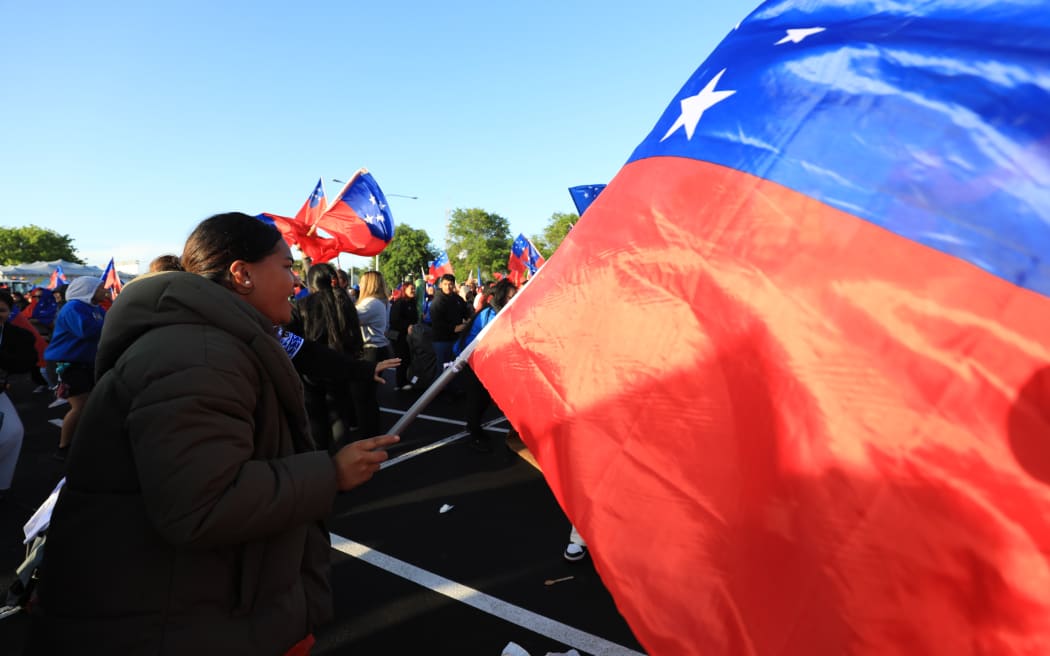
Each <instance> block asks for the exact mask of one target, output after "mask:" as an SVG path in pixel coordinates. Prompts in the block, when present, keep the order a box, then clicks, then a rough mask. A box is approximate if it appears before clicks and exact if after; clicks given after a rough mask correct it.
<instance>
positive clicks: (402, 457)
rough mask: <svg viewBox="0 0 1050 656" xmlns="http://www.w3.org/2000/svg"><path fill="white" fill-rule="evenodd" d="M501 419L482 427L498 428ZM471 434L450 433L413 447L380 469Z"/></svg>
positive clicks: (382, 465)
mask: <svg viewBox="0 0 1050 656" xmlns="http://www.w3.org/2000/svg"><path fill="white" fill-rule="evenodd" d="M501 421H503V417H500V418H499V419H493V420H492V421H489V422H486V423H484V424H482V425H481V427H482V428H484V429H485V430H498V429H493V428H492V425H493V424H498V423H499V422H501ZM469 434H470V433H468V432H467V431H462V432H459V433H456V434H455V435H449V436H448V437H445V438H442V439H440V440H438V441H436V442H431V443H429V444H427V445H425V446H421V447H419V448H418V449H413V450H412V451H406V452H405V453H402V454H401V455H399V456H395V457H393V458H391V459H390V460H387V461H386V462H384V463H382V464H381V465H379V468H380V469H386V468H387V467H391V466H393V465H396V464H397V463H399V462H404V461H406V460H411V459H412V458H415V457H416V456H421V455H423V454H424V453H429V452H431V451H433V450H434V449H440V448H441V447H443V446H445V445H446V444H451V443H452V442H455V441H457V440H461V439H463V438H464V437H466V436H467V435H469Z"/></svg>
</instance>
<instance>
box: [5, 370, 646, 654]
mask: <svg viewBox="0 0 1050 656" xmlns="http://www.w3.org/2000/svg"><path fill="white" fill-rule="evenodd" d="M31 387H32V386H31V385H30V384H29V383H28V381H16V382H15V385H14V389H13V391H12V396H13V399H14V402H15V405H16V406H17V407H18V409H19V414H20V416H21V417H22V420H23V422H24V424H25V426H26V437H25V441H24V444H23V449H22V455H21V459H20V460H19V463H18V469H17V471H16V474H15V481H14V484H13V486H12V490H11V494H10V495H9V496H8V498H7V499H6V500H4V501H0V589H3V590H6V589H7V587H8V585H10V583H11V581H12V580H13V579H14V571H15V568H16V567H17V565H18V564H19V563H20V562H21V561H22V559H23V557H24V548H23V546H22V544H21V541H22V525H23V523H24V522H25V521H26V519H28V517H29V516H30V515H31V514H32V512H33V511H34V510H35V508H36V507H37V506H38V505H39V504H40V503H41V502H42V501H43V500H44V499H45V498H46V497H47V495H48V493H49V492H50V491H51V489H52V488H53V487H54V485H55V484H56V483H57V482H58V480H59V479H60V478H61V476H62V463H60V462H58V461H55V460H53V459H52V458H51V452H52V451H53V450H54V447H55V445H56V444H57V441H58V428H57V426H55V425H54V424H51V423H49V420H53V419H57V418H60V417H61V416H62V414H64V412H65V408H64V407H58V408H48V407H47V405H48V402H49V401H50V400H51V398H50V397H49V395H47V394H32V393H31ZM417 396H418V393H416V392H398V391H394V390H392V389H387V388H385V387H384V388H381V392H380V405H381V406H382V407H383V408H384V412H383V419H384V422H385V426H386V427H389V426H391V425H393V423H394V422H395V421H396V420H397V419H398V417H399V416H400V413H401V412H403V411H404V410H405V409H407V408H408V407H409V405H410V404H411V403H412V402H413V401H415V399H416V398H417ZM461 417H462V411H461V409H460V403H459V400H458V399H457V398H456V397H454V396H453V395H451V394H446V395H443V396H442V397H439V398H438V399H437V400H436V401H435V402H434V403H433V404H431V406H430V407H429V408H427V409H426V410H425V411H424V414H423V416H421V417H420V418H419V419H417V420H416V421H415V423H413V424H412V425H411V426H410V427H409V428H408V430H406V431H405V434H404V435H402V442H401V444H399V445H398V447H397V448H396V450H395V451H394V452H392V455H394V456H395V457H393V458H392V459H391V460H390V461H389V462H388V463H386V466H384V468H383V469H382V470H381V471H380V472H379V473H378V474H377V475H376V477H375V478H374V479H373V480H372V481H370V482H369V483H368V484H366V485H364V486H362V487H361V488H358V489H356V490H353V491H351V492H349V493H345V494H341V495H340V497H339V499H338V500H337V502H336V507H335V511H334V512H333V514H332V517H331V520H330V530H331V533H332V536H333V550H332V558H333V589H334V593H335V611H336V617H335V619H334V621H333V622H331V623H330V624H328V625H326V626H324V627H323V628H322V629H320V630H319V631H318V633H317V634H316V637H317V645H316V646H315V648H314V651H313V653H314V654H332V655H335V654H354V655H357V656H360V655H369V654H439V655H440V654H450V655H451V654H457V655H459V654H470V655H474V654H476V655H479V656H500V654H502V653H503V650H504V647H506V646H507V644H508V643H509V642H514V643H516V644H517V645H519V646H520V647H522V648H524V650H525V651H526V652H527V653H529V654H531V655H532V656H536V655H543V654H546V653H548V652H554V653H558V652H567V651H568V650H569V649H573V648H574V649H576V650H577V651H578V652H579V653H581V654H633V653H641V652H642V651H643V650H642V648H641V646H640V645H639V644H638V642H637V641H636V640H635V638H634V636H633V635H632V633H631V631H630V629H629V627H628V626H627V624H626V623H625V622H624V620H623V618H622V617H621V616H620V615H619V613H618V612H617V610H616V607H615V604H614V603H613V601H612V598H611V597H610V596H609V594H608V592H607V591H606V590H605V588H604V587H603V585H602V583H601V580H600V578H599V577H598V575H597V574H596V572H595V570H594V567H593V565H592V563H591V561H590V559H589V558H587V559H585V560H583V561H580V562H576V563H569V562H567V561H565V560H564V559H563V558H562V550H563V549H564V547H565V545H566V544H567V538H568V533H569V528H570V527H569V522H568V520H567V519H566V518H565V515H564V514H563V513H562V511H561V509H560V507H559V506H558V504H557V502H556V501H555V499H554V496H553V495H552V494H551V492H550V490H549V488H548V487H547V485H546V483H545V481H544V479H543V476H542V474H541V473H540V472H539V471H538V470H537V469H536V467H535V466H534V465H533V464H531V463H530V457H529V454H528V452H527V450H524V449H523V447H522V446H521V445H520V443H510V445H509V446H505V444H506V443H505V439H504V438H505V435H506V432H507V427H508V424H507V422H506V421H505V420H504V419H503V418H502V416H501V415H500V414H499V413H498V411H497V410H496V409H493V410H490V413H489V416H488V417H487V420H488V421H489V424H490V430H491V432H492V435H493V438H494V441H495V443H496V444H497V448H496V449H495V450H494V452H493V453H492V454H478V453H475V452H473V451H471V450H469V449H467V448H466V447H465V445H464V444H463V440H462V436H463V431H464V430H465V429H464V427H463V422H462V421H461ZM442 509H444V512H442ZM27 625H28V618H27V616H26V615H25V613H19V614H16V615H12V616H10V617H8V618H6V619H0V654H18V653H20V652H21V648H22V644H23V642H24V637H25V633H26V630H27Z"/></svg>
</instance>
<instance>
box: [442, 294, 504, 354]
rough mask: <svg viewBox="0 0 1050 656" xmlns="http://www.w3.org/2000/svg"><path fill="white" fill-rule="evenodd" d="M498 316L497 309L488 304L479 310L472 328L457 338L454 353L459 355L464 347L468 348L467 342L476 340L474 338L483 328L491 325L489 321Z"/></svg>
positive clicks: (471, 324) (471, 323) (453, 347)
mask: <svg viewBox="0 0 1050 656" xmlns="http://www.w3.org/2000/svg"><path fill="white" fill-rule="evenodd" d="M495 318H496V311H495V310H494V309H492V306H491V305H486V306H485V309H483V310H482V311H481V312H478V314H477V316H476V317H474V320H473V321H471V322H470V330H468V331H467V335H466V337H461V338H459V339H457V340H456V343H455V344H454V345H453V346H452V355H455V356H456V357H459V354H460V353H462V352H463V349H465V348H467V344H470V343H471V342H473V341H474V338H475V337H477V336H478V333H480V332H481V329H482V328H484V327H485V326H487V325H489V323H490V322H491V321H492V320H493V319H495Z"/></svg>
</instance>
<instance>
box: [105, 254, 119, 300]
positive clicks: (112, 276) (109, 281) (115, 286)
mask: <svg viewBox="0 0 1050 656" xmlns="http://www.w3.org/2000/svg"><path fill="white" fill-rule="evenodd" d="M99 280H101V281H102V286H103V287H105V288H106V289H108V290H109V291H110V294H112V296H113V298H116V297H117V295H118V294H120V290H122V289H124V283H122V282H121V281H120V276H119V275H118V273H117V267H116V265H115V264H114V263H113V258H112V257H111V258H109V264H107V265H106V269H105V271H103V272H102V277H101V278H99Z"/></svg>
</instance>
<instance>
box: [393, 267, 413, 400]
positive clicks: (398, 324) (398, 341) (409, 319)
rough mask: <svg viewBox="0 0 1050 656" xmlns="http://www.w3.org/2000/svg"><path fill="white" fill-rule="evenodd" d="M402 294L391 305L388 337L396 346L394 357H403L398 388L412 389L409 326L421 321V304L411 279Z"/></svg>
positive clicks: (403, 288)
mask: <svg viewBox="0 0 1050 656" xmlns="http://www.w3.org/2000/svg"><path fill="white" fill-rule="evenodd" d="M401 294H402V295H401V298H399V299H397V300H396V301H394V302H393V303H392V304H391V305H390V329H389V331H388V332H387V337H388V338H389V339H390V345H391V346H393V348H394V357H398V358H401V366H400V367H398V368H397V389H399V390H410V389H412V382H411V381H410V380H409V379H408V369H409V365H411V364H412V350H411V349H410V348H409V346H408V328H409V326H412V325H414V324H416V323H418V322H419V304H418V303H416V287H415V285H413V284H412V282H411V281H410V280H408V281H405V284H404V285H403V286H402V289H401Z"/></svg>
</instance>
